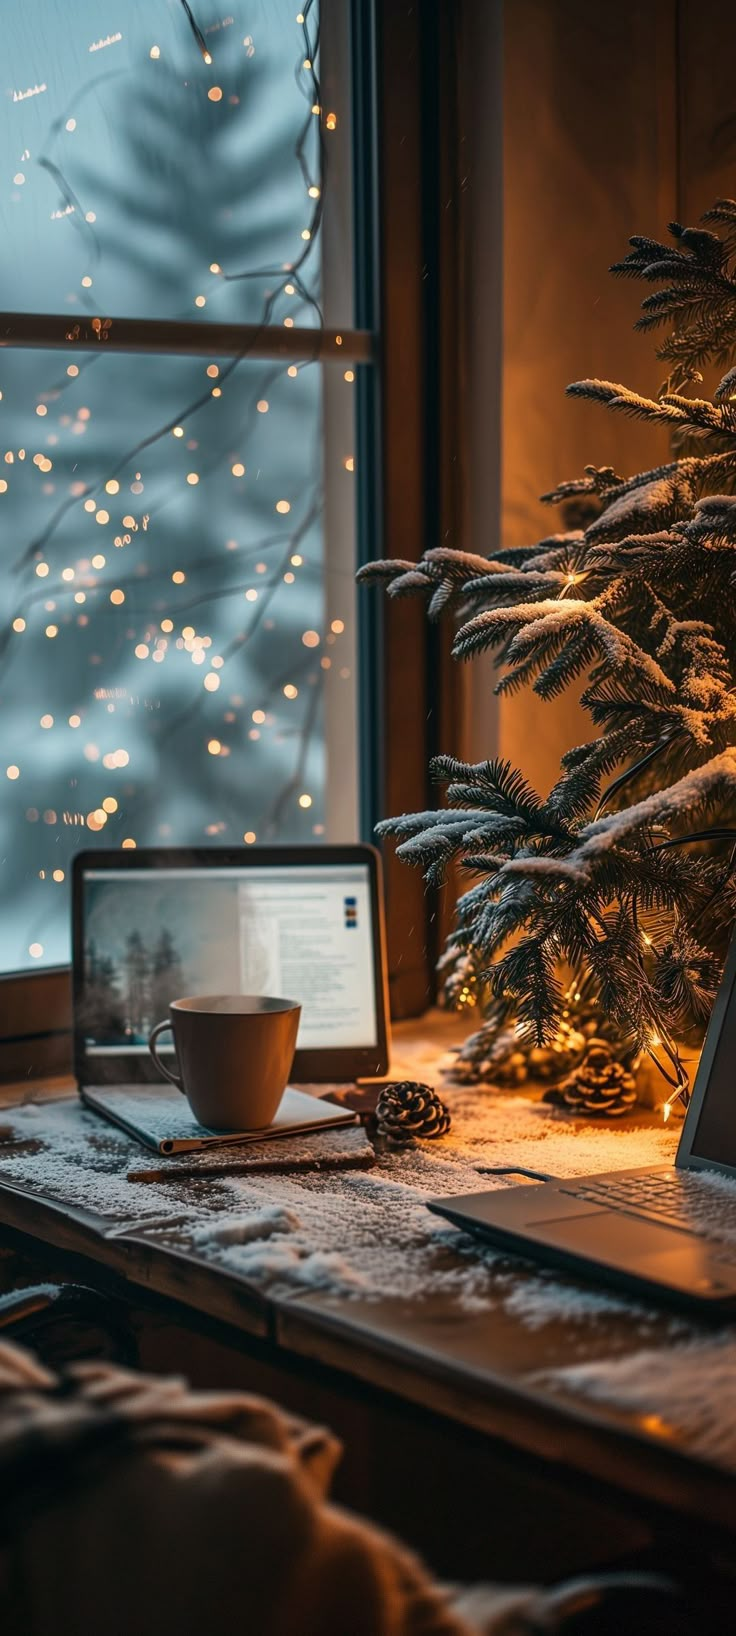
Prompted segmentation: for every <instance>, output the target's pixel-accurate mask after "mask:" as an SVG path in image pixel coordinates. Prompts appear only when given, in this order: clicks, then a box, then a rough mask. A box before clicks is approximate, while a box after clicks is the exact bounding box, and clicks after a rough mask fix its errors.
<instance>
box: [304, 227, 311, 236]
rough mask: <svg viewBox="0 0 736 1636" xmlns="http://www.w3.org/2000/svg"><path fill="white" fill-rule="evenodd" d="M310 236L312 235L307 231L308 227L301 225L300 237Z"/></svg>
mask: <svg viewBox="0 0 736 1636" xmlns="http://www.w3.org/2000/svg"><path fill="white" fill-rule="evenodd" d="M311 237H312V235H311V233H310V231H309V228H308V227H303V228H302V238H303V239H311Z"/></svg>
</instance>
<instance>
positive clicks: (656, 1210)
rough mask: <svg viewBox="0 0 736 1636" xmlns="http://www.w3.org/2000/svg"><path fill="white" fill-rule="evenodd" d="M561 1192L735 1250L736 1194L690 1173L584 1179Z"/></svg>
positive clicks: (678, 1172)
mask: <svg viewBox="0 0 736 1636" xmlns="http://www.w3.org/2000/svg"><path fill="white" fill-rule="evenodd" d="M564 1191H565V1192H566V1193H569V1194H572V1196H573V1198H576V1199H585V1201H586V1203H591V1204H604V1205H611V1206H613V1207H614V1208H616V1209H619V1210H626V1211H628V1212H629V1213H633V1214H635V1215H641V1216H648V1217H651V1218H654V1220H656V1221H666V1222H668V1224H669V1225H671V1226H674V1227H680V1228H684V1229H685V1230H686V1231H687V1232H689V1233H695V1234H696V1235H697V1236H698V1237H699V1238H707V1239H710V1240H712V1241H713V1242H715V1243H719V1242H720V1243H733V1244H734V1248H735V1249H736V1192H735V1193H733V1195H732V1194H731V1193H730V1192H727V1191H726V1189H725V1188H723V1189H722V1190H721V1189H718V1188H713V1187H711V1186H710V1185H709V1184H708V1183H707V1182H703V1180H702V1179H701V1178H700V1177H699V1176H698V1175H697V1173H693V1172H692V1171H687V1170H682V1171H671V1172H668V1173H667V1174H666V1175H659V1176H658V1175H643V1176H621V1177H613V1178H611V1179H610V1180H609V1179H608V1178H605V1179H601V1180H600V1181H595V1180H594V1179H593V1178H590V1177H588V1178H586V1180H585V1181H584V1182H581V1184H580V1185H579V1186H575V1185H574V1184H571V1185H570V1186H567V1187H566V1188H565V1189H564Z"/></svg>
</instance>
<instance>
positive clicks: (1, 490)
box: [0, 477, 8, 494]
mask: <svg viewBox="0 0 736 1636" xmlns="http://www.w3.org/2000/svg"><path fill="white" fill-rule="evenodd" d="M7 492H8V485H7V483H6V481H5V478H4V477H3V478H2V479H1V480H0V494H7Z"/></svg>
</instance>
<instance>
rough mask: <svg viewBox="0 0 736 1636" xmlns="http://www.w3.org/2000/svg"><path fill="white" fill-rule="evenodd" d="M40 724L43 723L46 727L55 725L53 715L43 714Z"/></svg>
mask: <svg viewBox="0 0 736 1636" xmlns="http://www.w3.org/2000/svg"><path fill="white" fill-rule="evenodd" d="M40 725H41V727H46V728H48V727H53V725H54V718H53V716H42V717H41V722H40Z"/></svg>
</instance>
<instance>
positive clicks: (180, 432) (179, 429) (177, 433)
mask: <svg viewBox="0 0 736 1636" xmlns="http://www.w3.org/2000/svg"><path fill="white" fill-rule="evenodd" d="M171 436H172V437H183V436H184V427H183V426H172V428H171Z"/></svg>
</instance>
